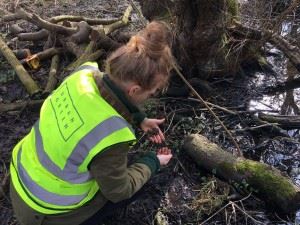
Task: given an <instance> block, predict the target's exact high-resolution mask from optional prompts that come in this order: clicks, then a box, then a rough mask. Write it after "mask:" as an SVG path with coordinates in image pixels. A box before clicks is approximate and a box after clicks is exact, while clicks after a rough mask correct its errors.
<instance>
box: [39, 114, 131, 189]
mask: <svg viewBox="0 0 300 225" xmlns="http://www.w3.org/2000/svg"><path fill="white" fill-rule="evenodd" d="M124 127H129V128H130V125H129V124H128V123H127V121H126V120H124V119H123V118H121V117H118V116H112V117H110V118H108V119H106V120H104V121H102V122H101V123H99V124H98V125H97V126H96V127H95V128H94V129H92V130H91V131H90V132H89V133H87V134H86V135H85V136H84V137H83V138H82V139H81V140H80V141H79V142H78V144H77V145H76V146H75V148H74V149H73V151H72V153H71V155H70V156H69V158H68V159H67V162H66V164H65V167H64V168H63V169H60V168H59V167H58V166H57V165H56V164H55V163H54V162H53V161H52V160H51V159H50V158H49V156H48V154H47V153H46V152H45V149H44V145H43V141H42V137H41V134H40V132H39V121H37V122H36V123H35V125H34V131H35V141H36V149H37V155H38V158H39V161H40V163H41V164H42V165H43V167H44V168H45V169H47V170H48V171H49V172H51V173H52V174H54V175H55V176H57V177H59V178H60V179H62V180H64V181H68V182H70V183H74V184H80V183H84V182H87V181H88V180H90V179H91V176H90V173H89V172H83V173H79V172H78V171H79V166H80V165H81V164H82V163H83V161H84V160H85V158H86V157H87V155H88V154H89V152H90V150H91V149H92V148H93V147H94V146H95V145H97V144H98V143H99V142H101V141H102V140H103V139H104V138H106V137H108V136H110V135H111V134H112V133H114V132H116V131H118V130H120V129H123V128H124ZM62 150H63V149H62Z"/></svg>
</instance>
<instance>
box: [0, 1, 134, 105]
mask: <svg viewBox="0 0 300 225" xmlns="http://www.w3.org/2000/svg"><path fill="white" fill-rule="evenodd" d="M131 12H132V6H128V8H127V9H126V10H125V12H124V15H123V16H122V17H120V18H113V19H99V18H88V17H84V16H74V15H60V16H55V17H52V18H50V19H48V20H46V19H43V18H41V17H40V16H38V15H36V14H34V13H29V12H27V11H25V10H24V9H22V8H18V9H16V11H15V13H8V12H4V11H3V12H2V15H1V18H2V22H7V23H9V24H10V27H11V28H10V32H11V34H13V35H15V36H16V37H17V39H18V40H19V41H32V42H36V41H42V42H44V51H42V52H38V53H36V54H33V55H31V53H30V51H26V54H19V52H21V51H14V52H16V53H18V59H17V58H16V56H15V55H14V54H13V51H12V50H10V49H9V47H8V46H7V45H6V44H5V42H4V40H2V38H1V39H0V45H1V52H2V55H4V56H5V57H6V59H7V60H8V61H9V62H10V63H11V65H12V66H13V68H14V70H15V71H16V72H17V74H18V76H19V78H20V80H21V81H22V83H23V84H24V86H25V87H26V90H27V91H28V93H29V94H30V95H33V94H35V93H37V92H39V91H40V89H39V88H38V86H37V85H36V84H35V81H34V80H33V79H32V78H31V77H30V76H29V74H28V72H27V71H26V70H25V69H24V67H23V66H22V64H27V65H29V66H30V68H31V69H37V68H39V64H40V63H41V61H43V60H49V59H52V63H51V68H50V72H49V78H48V82H47V85H46V87H45V90H44V91H43V92H44V93H45V94H49V93H50V92H51V91H52V90H53V89H54V88H55V87H56V84H57V82H58V79H57V74H58V73H57V72H58V70H59V65H60V58H61V57H59V55H61V54H62V53H64V54H66V53H71V55H73V56H75V60H74V62H72V63H71V64H70V65H69V66H68V67H67V70H69V71H71V70H74V69H75V68H76V67H78V66H79V65H81V64H82V63H84V62H86V61H96V60H99V58H101V57H103V58H104V56H106V55H107V54H108V53H109V52H110V51H113V50H115V49H116V48H118V47H120V46H121V43H119V42H118V41H116V40H114V39H112V38H111V37H110V36H109V35H110V34H111V33H112V32H113V31H115V30H117V29H119V28H121V27H123V26H126V25H128V24H129V22H130V15H131ZM4 14H5V15H4ZM19 20H25V21H27V22H29V23H31V24H33V25H35V26H36V27H37V28H38V30H37V31H35V32H28V33H26V32H24V30H23V29H22V28H20V27H19V26H18V21H19ZM12 23H15V24H12ZM19 60H20V61H19ZM8 109H9V107H8Z"/></svg>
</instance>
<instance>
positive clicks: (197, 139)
mask: <svg viewBox="0 0 300 225" xmlns="http://www.w3.org/2000/svg"><path fill="white" fill-rule="evenodd" d="M183 148H184V150H185V151H186V153H187V154H188V155H189V156H191V158H192V159H193V160H194V161H195V162H196V163H197V164H198V165H199V166H201V167H202V168H204V169H206V170H208V171H211V172H212V171H214V173H215V174H216V176H218V177H220V178H222V179H225V180H227V181H228V182H237V183H246V184H248V185H249V186H250V187H252V188H253V189H255V190H256V191H257V196H258V197H260V198H261V199H263V200H264V201H265V202H266V205H267V206H268V207H270V208H272V209H274V210H276V211H278V212H283V213H291V212H295V211H296V210H297V209H299V208H300V188H299V187H297V186H295V185H294V184H293V183H292V182H291V181H290V180H289V179H288V178H286V177H284V176H282V175H281V174H280V171H279V170H277V169H275V168H273V167H272V166H270V165H267V164H264V163H260V162H256V161H253V160H248V159H245V158H241V157H235V156H233V155H232V154H231V153H229V152H226V151H224V150H223V149H222V148H221V147H219V146H218V145H216V144H214V143H212V142H210V141H209V140H208V139H207V138H206V137H204V136H201V135H198V134H193V135H189V136H187V137H186V138H185V141H184V146H183Z"/></svg>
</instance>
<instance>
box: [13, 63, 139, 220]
mask: <svg viewBox="0 0 300 225" xmlns="http://www.w3.org/2000/svg"><path fill="white" fill-rule="evenodd" d="M95 70H96V71H97V70H98V65H97V63H93V62H87V63H85V64H83V65H82V66H80V67H79V69H78V70H77V71H76V72H74V73H73V74H72V75H71V76H69V77H68V78H67V79H65V80H64V81H63V82H62V84H61V85H60V86H59V87H58V88H57V89H56V90H55V91H54V92H53V93H52V94H51V95H50V96H49V97H48V98H47V99H46V100H45V102H44V104H43V105H42V108H41V111H40V119H39V120H38V121H37V122H36V123H35V125H34V126H33V128H32V129H31V131H30V133H29V134H28V135H27V136H25V137H24V138H23V139H22V140H21V141H20V142H19V143H18V144H17V145H16V146H15V148H14V149H13V155H12V162H11V165H10V171H11V178H12V183H13V185H14V187H15V189H16V190H17V192H18V194H19V195H20V196H21V198H22V199H23V200H24V202H26V204H27V205H28V206H30V207H31V208H33V209H34V210H36V211H38V212H41V213H44V214H57V213H63V212H68V211H71V210H73V209H75V208H78V207H80V206H82V205H83V204H85V203H86V202H88V201H89V200H91V199H92V198H93V197H94V196H95V194H96V193H97V191H99V189H101V187H99V186H98V184H97V182H96V181H95V180H94V179H93V178H92V177H91V175H90V172H89V170H88V165H89V163H90V162H91V160H92V159H93V157H95V156H96V155H97V154H99V153H100V152H101V151H103V150H104V149H105V148H107V147H109V146H112V145H114V144H117V143H123V142H130V143H131V142H135V140H136V137H135V134H134V132H133V130H132V128H131V126H130V125H129V124H128V123H127V121H126V120H125V119H124V118H123V117H122V116H121V115H120V114H119V113H118V112H117V111H116V110H115V109H114V108H113V107H112V106H111V105H110V104H109V103H108V102H106V101H105V100H104V99H103V98H102V97H101V95H100V92H99V89H98V87H97V85H96V83H95V81H94V78H93V71H95Z"/></svg>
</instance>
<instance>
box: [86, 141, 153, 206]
mask: <svg viewBox="0 0 300 225" xmlns="http://www.w3.org/2000/svg"><path fill="white" fill-rule="evenodd" d="M128 150H129V145H128V144H126V143H122V144H117V145H114V146H111V147H110V148H108V149H106V150H105V151H104V152H101V153H99V154H98V155H97V156H95V157H94V159H93V160H92V162H91V164H90V172H91V174H92V176H93V177H94V178H95V179H96V181H97V183H98V185H99V187H100V191H101V193H102V194H103V196H104V197H105V198H106V199H108V200H110V201H112V202H119V201H122V200H124V199H128V198H130V197H131V196H132V195H133V194H135V193H136V192H137V191H138V190H139V189H140V188H141V187H142V186H143V185H144V184H145V183H146V182H147V181H148V180H149V179H150V177H151V174H152V173H154V172H156V171H157V170H158V169H159V168H157V161H158V159H157V157H156V155H155V158H156V159H155V158H153V156H151V157H152V159H148V160H143V158H145V157H146V158H147V156H145V157H143V158H142V160H140V162H137V163H134V164H132V165H130V166H127V154H128ZM155 160H157V161H156V162H154V161H155ZM158 163H159V161H158ZM158 166H159V165H158Z"/></svg>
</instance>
